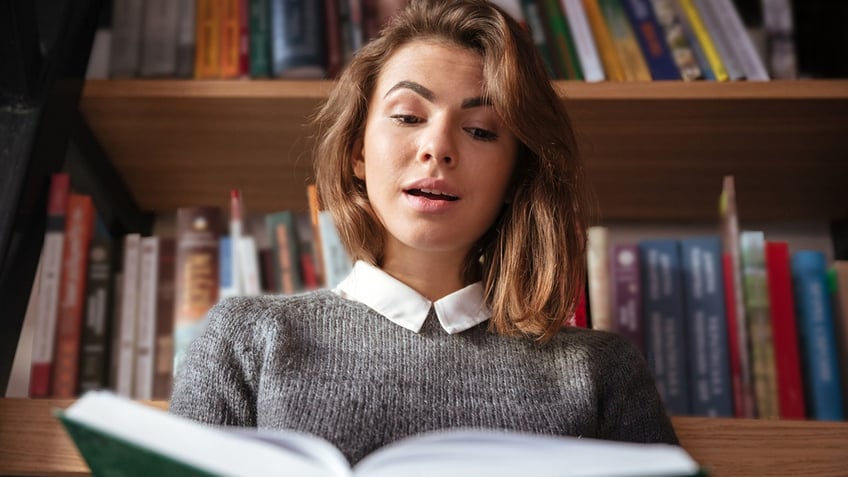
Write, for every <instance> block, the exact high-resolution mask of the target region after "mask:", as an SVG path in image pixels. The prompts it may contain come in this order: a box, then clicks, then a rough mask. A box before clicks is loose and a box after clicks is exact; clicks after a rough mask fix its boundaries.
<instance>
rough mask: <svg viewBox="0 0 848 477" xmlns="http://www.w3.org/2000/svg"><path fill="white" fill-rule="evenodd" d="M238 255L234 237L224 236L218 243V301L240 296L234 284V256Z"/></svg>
mask: <svg viewBox="0 0 848 477" xmlns="http://www.w3.org/2000/svg"><path fill="white" fill-rule="evenodd" d="M235 253H236V248H235V243H234V241H233V238H232V237H229V236H226V235H225V236H222V237H221V238H220V239H219V241H218V276H219V277H220V281H219V289H218V299H219V300H223V299H224V298H229V297H232V296H239V293H238V291H237V289H236V287H235V284H234V283H233V278H234V276H235V270H234V268H235V267H234V266H233V256H234V255H235Z"/></svg>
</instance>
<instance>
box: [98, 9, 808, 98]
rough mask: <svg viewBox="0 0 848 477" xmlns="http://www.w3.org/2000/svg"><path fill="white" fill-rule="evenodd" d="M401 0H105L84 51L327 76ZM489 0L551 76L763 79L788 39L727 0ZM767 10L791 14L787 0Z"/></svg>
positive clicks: (229, 70) (235, 74) (203, 73)
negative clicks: (757, 28)
mask: <svg viewBox="0 0 848 477" xmlns="http://www.w3.org/2000/svg"><path fill="white" fill-rule="evenodd" d="M405 1H406V0H392V1H386V0H383V1H378V0H322V1H317V0H316V1H312V0H308V1H307V0H179V1H172V0H114V7H113V12H112V13H113V15H112V25H111V33H110V35H109V36H106V37H105V38H102V39H101V41H100V42H96V45H100V46H99V48H100V49H101V50H104V49H107V48H108V49H109V50H110V51H109V53H108V54H106V53H105V52H104V51H100V52H95V53H93V57H94V58H101V59H100V60H98V61H97V62H98V63H99V64H104V63H105V62H106V60H107V59H108V67H101V68H100V69H101V70H103V71H108V75H109V76H111V77H139V76H140V77H194V78H198V79H209V78H240V77H251V78H269V77H272V78H334V77H335V76H336V75H337V74H338V73H339V72H340V71H341V69H342V68H343V66H344V65H345V64H346V63H347V62H348V61H350V59H351V58H352V56H353V54H354V53H355V52H356V50H357V49H359V48H360V47H361V46H362V44H363V43H364V42H365V41H367V40H368V39H369V38H373V37H374V36H375V35H376V33H377V31H378V30H379V28H380V26H381V25H383V24H384V23H385V22H386V21H387V19H388V18H390V16H391V15H392V14H393V13H394V12H396V11H397V9H398V8H401V7H402V6H403V4H404V3H405ZM495 3H497V4H499V5H500V6H501V7H503V8H504V10H506V11H507V12H509V13H510V14H511V15H513V16H514V17H515V18H516V19H517V20H518V21H519V22H521V23H522V24H523V25H524V26H525V27H526V28H528V29H529V30H530V32H531V35H532V38H533V40H534V42H535V44H536V46H537V48H538V49H539V52H540V53H541V54H542V57H543V59H544V60H545V63H546V66H547V68H548V71H549V74H550V75H551V77H552V78H555V79H570V80H585V81H589V82H595V81H604V80H610V81H650V80H652V79H653V80H680V79H683V80H698V79H703V80H716V81H726V80H742V79H748V80H768V79H769V77H770V74H769V71H768V68H766V63H765V62H764V61H763V59H762V58H763V57H764V55H766V54H769V52H767V51H766V47H765V45H771V47H772V49H775V48H778V47H779V45H780V42H779V39H780V38H791V31H789V32H787V31H786V27H781V26H780V25H776V26H774V27H773V28H771V29H770V30H769V32H770V33H771V34H772V36H773V37H774V38H775V41H770V42H768V43H766V42H754V41H752V38H751V36H750V35H749V33H748V31H747V30H746V27H745V25H744V23H743V21H742V19H741V17H740V15H739V13H738V11H737V9H736V8H735V6H734V4H733V2H732V1H731V0H498V1H496V2H495ZM768 8H769V9H770V10H774V9H778V10H779V12H777V13H773V14H772V15H770V16H767V18H770V17H775V16H776V15H777V16H779V13H780V12H782V13H783V14H784V15H785V14H791V10H790V8H789V2H788V0H778V1H772V2H768ZM781 28H782V29H781ZM779 49H780V52H781V55H782V56H780V57H779V58H776V59H775V60H774V61H769V62H768V64H769V65H774V68H772V70H773V71H772V75H773V76H775V77H788V76H793V75H794V73H793V72H792V68H788V67H787V66H786V65H787V64H788V65H790V66H791V64H794V57H792V56H791V54H792V51H793V50H792V48H791V43H790V45H789V46H788V47H786V46H784V47H780V48H779ZM787 71H788V72H787ZM101 75H103V76H105V74H103V73H101ZM93 76H96V75H93Z"/></svg>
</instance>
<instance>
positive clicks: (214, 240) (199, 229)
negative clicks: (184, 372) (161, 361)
mask: <svg viewBox="0 0 848 477" xmlns="http://www.w3.org/2000/svg"><path fill="white" fill-rule="evenodd" d="M222 215H223V214H222V213H221V209H220V208H218V207H214V206H196V207H181V208H179V209H177V234H176V240H177V251H176V272H175V280H176V281H175V283H174V287H175V289H174V293H175V303H174V309H175V311H174V367H173V369H174V370H175V371H176V370H178V369H179V367H180V365H181V363H182V360H183V358H184V356H185V353H186V351H187V350H188V347H189V345H190V344H191V342H192V341H194V339H195V338H196V337H197V336H198V335H199V334H200V332H201V331H202V330H203V328H204V326H205V323H206V322H205V320H204V318H205V316H206V313H207V312H208V311H209V309H210V308H212V306H214V305H215V303H217V301H218V288H219V283H220V282H219V280H220V277H219V275H218V269H219V268H218V253H219V251H218V248H219V239H220V236H221V232H222V230H223V217H222Z"/></svg>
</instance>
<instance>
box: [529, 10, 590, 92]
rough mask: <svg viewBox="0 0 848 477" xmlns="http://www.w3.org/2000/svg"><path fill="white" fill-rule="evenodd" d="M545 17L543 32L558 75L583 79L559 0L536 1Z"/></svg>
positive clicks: (572, 78)
mask: <svg viewBox="0 0 848 477" xmlns="http://www.w3.org/2000/svg"><path fill="white" fill-rule="evenodd" d="M538 3H539V4H540V7H541V11H542V12H543V16H544V18H545V27H546V28H545V32H546V33H547V35H548V39H549V41H550V44H551V45H552V46H553V51H554V52H556V53H555V54H554V63H555V65H557V68H558V70H559V75H560V76H561V77H562V78H564V79H568V80H578V81H582V80H583V69H582V68H581V67H580V59H579V58H578V56H577V49H576V47H575V46H574V39H573V38H572V33H571V28H569V27H568V22H566V21H565V15H564V14H563V10H562V7H561V6H560V4H559V0H539V2H538Z"/></svg>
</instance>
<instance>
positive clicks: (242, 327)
mask: <svg viewBox="0 0 848 477" xmlns="http://www.w3.org/2000/svg"><path fill="white" fill-rule="evenodd" d="M251 308H255V307H251V306H249V299H244V298H240V299H228V300H225V301H223V302H221V303H219V304H218V305H216V306H215V307H213V308H212V309H211V310H210V311H209V313H208V314H207V317H206V319H207V320H208V321H207V323H208V325H207V327H206V329H205V330H204V331H203V333H201V335H200V336H198V337H197V338H196V339H195V340H194V341H193V342H192V344H191V346H190V347H189V350H188V352H187V353H186V357H185V359H184V361H183V363H182V365H181V366H180V369H178V370H177V374H176V377H175V379H174V387H173V391H172V394H171V400H170V412H172V413H174V414H177V415H180V416H183V417H188V418H190V419H194V420H196V421H200V422H204V423H208V424H216V425H231V426H244V427H247V426H250V427H253V426H256V374H257V372H256V371H255V369H256V366H255V363H256V362H257V359H256V357H255V356H254V355H253V352H252V350H253V344H254V343H253V333H254V328H255V318H256V316H255V315H256V313H255V312H254V311H252V310H251Z"/></svg>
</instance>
